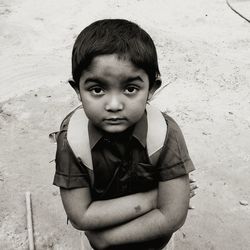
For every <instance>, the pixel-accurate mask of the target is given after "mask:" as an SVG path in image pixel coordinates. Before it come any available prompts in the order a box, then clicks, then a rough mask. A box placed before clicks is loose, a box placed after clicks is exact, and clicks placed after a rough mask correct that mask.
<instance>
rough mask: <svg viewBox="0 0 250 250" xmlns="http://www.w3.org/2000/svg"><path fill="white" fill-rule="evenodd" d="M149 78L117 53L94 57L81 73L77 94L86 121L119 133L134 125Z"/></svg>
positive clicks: (146, 98)
mask: <svg viewBox="0 0 250 250" xmlns="http://www.w3.org/2000/svg"><path fill="white" fill-rule="evenodd" d="M153 92H154V91H153V90H151V91H149V80H148V75H147V74H146V72H145V71H144V70H142V69H139V68H137V67H135V66H134V65H133V64H132V63H131V62H130V61H129V60H128V59H119V58H118V56H117V55H116V54H111V55H100V56H97V57H95V58H94V59H93V60H92V62H91V64H90V65H89V67H88V68H87V69H86V70H84V72H83V73H82V76H81V78H80V83H79V93H78V94H79V95H80V98H81V101H82V105H83V108H84V110H85V113H86V115H87V117H88V118H89V120H90V121H91V122H92V123H93V124H94V125H95V126H96V127H98V128H100V129H101V130H103V131H105V132H108V133H119V132H123V131H125V130H126V129H127V128H129V127H131V126H132V125H134V124H135V123H136V122H137V121H139V120H140V118H141V117H142V115H143V114H144V112H145V108H146V103H147V100H148V97H149V96H151V95H152V94H153Z"/></svg>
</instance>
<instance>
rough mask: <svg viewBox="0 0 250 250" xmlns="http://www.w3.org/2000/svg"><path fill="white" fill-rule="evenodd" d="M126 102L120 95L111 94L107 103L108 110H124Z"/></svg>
mask: <svg viewBox="0 0 250 250" xmlns="http://www.w3.org/2000/svg"><path fill="white" fill-rule="evenodd" d="M123 107H124V104H123V103H122V100H121V98H120V96H119V95H111V96H110V97H109V98H108V101H107V103H106V105H105V109H106V111H109V112H118V111H121V110H123Z"/></svg>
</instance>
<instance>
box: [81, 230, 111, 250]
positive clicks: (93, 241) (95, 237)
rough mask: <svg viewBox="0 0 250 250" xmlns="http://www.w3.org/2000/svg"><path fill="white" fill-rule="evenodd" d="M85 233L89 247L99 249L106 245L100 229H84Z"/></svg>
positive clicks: (104, 247)
mask: <svg viewBox="0 0 250 250" xmlns="http://www.w3.org/2000/svg"><path fill="white" fill-rule="evenodd" d="M85 235H86V237H87V238H88V240H89V243H90V245H91V247H93V248H94V249H98V250H101V249H106V248H107V247H108V244H107V242H106V240H105V238H104V237H103V234H102V232H101V231H86V232H85Z"/></svg>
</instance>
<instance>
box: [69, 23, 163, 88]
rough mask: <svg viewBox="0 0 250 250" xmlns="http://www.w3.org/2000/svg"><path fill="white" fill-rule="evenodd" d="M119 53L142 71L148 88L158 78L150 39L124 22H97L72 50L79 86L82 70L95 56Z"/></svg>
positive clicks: (142, 31) (73, 71)
mask: <svg viewBox="0 0 250 250" xmlns="http://www.w3.org/2000/svg"><path fill="white" fill-rule="evenodd" d="M107 54H118V56H121V57H122V56H124V57H125V58H128V59H129V60H130V61H131V62H132V63H133V64H134V65H135V66H137V67H138V68H142V69H143V70H145V72H146V73H147V75H148V77H149V82H150V87H151V86H153V84H154V83H155V81H156V79H157V78H158V77H159V76H160V71H159V67H158V59H157V52H156V48H155V45H154V42H153V40H152V38H151V37H150V36H149V34H148V33H147V32H146V31H145V30H143V29H142V28H140V27H139V26H138V25H137V24H135V23H133V22H130V21H128V20H124V19H104V20H99V21H96V22H94V23H92V24H90V25H89V26H87V27H86V28H85V29H83V30H82V31H81V33H80V34H79V35H78V37H77V38H76V41H75V44H74V47H73V51H72V76H73V80H74V81H75V83H76V84H77V85H79V80H80V77H81V74H82V72H83V70H84V69H86V68H87V67H88V66H89V65H90V63H91V61H92V59H93V58H94V57H96V56H98V55H107Z"/></svg>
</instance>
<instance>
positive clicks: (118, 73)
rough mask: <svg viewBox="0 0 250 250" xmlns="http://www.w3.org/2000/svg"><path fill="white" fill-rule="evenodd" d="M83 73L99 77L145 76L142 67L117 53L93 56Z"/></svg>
mask: <svg viewBox="0 0 250 250" xmlns="http://www.w3.org/2000/svg"><path fill="white" fill-rule="evenodd" d="M83 75H94V76H100V77H107V78H109V77H114V78H121V79H122V78H124V77H136V76H141V77H147V75H146V72H145V71H144V70H143V69H140V68H138V67H136V66H135V65H134V64H133V63H132V62H131V61H130V60H129V58H128V57H127V56H126V55H125V56H119V55H117V54H111V55H99V56H96V57H94V58H93V60H92V61H91V63H90V65H89V66H88V68H87V69H86V70H85V71H84V72H83Z"/></svg>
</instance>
